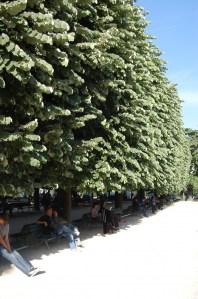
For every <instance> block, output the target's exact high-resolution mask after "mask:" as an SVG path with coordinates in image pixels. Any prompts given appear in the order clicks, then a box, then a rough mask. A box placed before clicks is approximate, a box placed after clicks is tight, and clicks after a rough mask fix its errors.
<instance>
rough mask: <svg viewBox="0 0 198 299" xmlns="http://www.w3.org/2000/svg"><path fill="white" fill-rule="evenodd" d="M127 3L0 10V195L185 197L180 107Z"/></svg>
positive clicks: (186, 161)
mask: <svg viewBox="0 0 198 299" xmlns="http://www.w3.org/2000/svg"><path fill="white" fill-rule="evenodd" d="M146 26H147V21H146V20H145V16H144V11H143V10H142V9H141V8H139V7H138V6H137V5H134V4H131V1H130V0H126V1H123V0H115V1H110V0H108V1H103V0H102V1H96V0H86V1H84V0H80V1H72V0H69V1H63V0H53V1H52V0H50V1H46V0H26V1H25V0H16V1H2V3H1V4H0V33H1V35H0V109H1V116H0V165H1V168H0V178H1V182H0V194H2V195H6V194H17V193H19V192H21V191H22V190H23V191H26V192H32V190H33V188H34V186H35V185H36V186H37V187H38V186H55V185H56V184H57V185H59V186H61V187H63V188H75V189H80V190H92V191H106V190H117V191H121V190H125V189H128V190H129V189H133V190H134V189H139V188H146V189H155V190H157V191H158V192H159V193H164V192H165V193H168V192H175V191H181V190H182V189H184V188H185V186H186V183H187V181H188V170H189V165H190V158H189V157H190V154H189V146H188V142H187V140H186V137H185V134H184V130H183V128H182V122H181V103H180V100H179V98H178V96H177V92H176V88H175V86H172V85H171V83H170V82H169V81H168V80H167V78H166V68H165V65H164V62H163V61H162V60H161V57H160V52H159V50H158V49H157V48H156V47H155V46H154V45H153V41H152V39H151V38H150V37H149V36H148V35H147V34H146V33H145V32H146V31H145V30H146Z"/></svg>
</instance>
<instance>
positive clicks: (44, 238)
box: [11, 223, 61, 250]
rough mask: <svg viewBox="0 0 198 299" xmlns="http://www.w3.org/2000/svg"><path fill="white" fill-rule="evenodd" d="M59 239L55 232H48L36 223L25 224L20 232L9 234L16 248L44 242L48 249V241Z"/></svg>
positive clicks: (19, 248) (20, 248)
mask: <svg viewBox="0 0 198 299" xmlns="http://www.w3.org/2000/svg"><path fill="white" fill-rule="evenodd" d="M59 239H61V236H58V235H56V234H50V233H49V234H48V233H46V232H45V231H44V227H43V226H42V225H40V224H37V223H32V224H26V225H24V226H23V228H22V230H21V232H20V233H17V234H14V235H11V240H12V242H13V244H14V247H15V248H16V249H17V250H22V249H25V248H28V247H30V246H33V245H35V244H44V245H45V246H46V247H47V249H49V248H50V247H49V243H51V242H53V241H57V240H59Z"/></svg>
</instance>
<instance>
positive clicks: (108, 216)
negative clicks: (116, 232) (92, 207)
mask: <svg viewBox="0 0 198 299" xmlns="http://www.w3.org/2000/svg"><path fill="white" fill-rule="evenodd" d="M111 210H112V205H111V204H108V203H106V204H104V205H103V207H102V209H101V214H102V223H103V234H104V235H106V234H108V233H110V232H111V233H112V232H113V228H114V223H113V219H112V212H111Z"/></svg>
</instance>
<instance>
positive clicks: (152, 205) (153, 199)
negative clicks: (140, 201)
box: [151, 195, 157, 214]
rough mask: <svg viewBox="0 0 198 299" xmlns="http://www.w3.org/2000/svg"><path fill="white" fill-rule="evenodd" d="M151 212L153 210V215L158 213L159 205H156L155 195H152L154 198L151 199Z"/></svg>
mask: <svg viewBox="0 0 198 299" xmlns="http://www.w3.org/2000/svg"><path fill="white" fill-rule="evenodd" d="M151 210H152V213H153V214H155V213H156V211H157V203H156V197H155V195H152V197H151Z"/></svg>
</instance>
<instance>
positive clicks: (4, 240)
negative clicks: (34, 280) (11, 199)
mask: <svg viewBox="0 0 198 299" xmlns="http://www.w3.org/2000/svg"><path fill="white" fill-rule="evenodd" d="M0 255H1V256H2V257H3V258H5V259H6V260H7V261H9V262H10V263H11V264H13V265H15V266H16V267H17V268H18V269H19V270H20V271H22V272H23V273H24V274H26V275H27V276H31V277H32V276H35V275H38V274H39V273H42V272H41V271H39V270H38V269H36V268H34V266H33V265H32V264H31V263H30V262H29V261H27V260H26V259H24V258H23V257H22V256H21V255H20V254H19V253H18V252H17V251H16V250H14V249H13V248H11V245H10V241H9V223H8V220H7V217H6V216H5V215H0Z"/></svg>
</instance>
